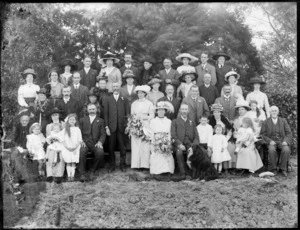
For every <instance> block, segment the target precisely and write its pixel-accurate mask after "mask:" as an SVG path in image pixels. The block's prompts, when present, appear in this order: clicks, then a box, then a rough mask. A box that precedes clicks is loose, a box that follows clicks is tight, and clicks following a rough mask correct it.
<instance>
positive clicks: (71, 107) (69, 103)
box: [56, 86, 79, 119]
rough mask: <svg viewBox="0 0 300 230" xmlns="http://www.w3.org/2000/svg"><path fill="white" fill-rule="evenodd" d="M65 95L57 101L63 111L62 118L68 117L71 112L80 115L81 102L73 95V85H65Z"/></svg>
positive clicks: (63, 91) (63, 90) (63, 93)
mask: <svg viewBox="0 0 300 230" xmlns="http://www.w3.org/2000/svg"><path fill="white" fill-rule="evenodd" d="M62 95H63V97H62V98H61V99H59V100H58V101H57V104H56V105H57V107H58V108H59V109H60V110H62V111H63V115H62V119H64V118H66V117H67V116H68V115H69V114H70V113H76V114H77V116H78V115H79V106H78V104H79V102H78V101H77V100H75V99H74V98H72V97H70V96H71V87H70V86H64V87H63V89H62Z"/></svg>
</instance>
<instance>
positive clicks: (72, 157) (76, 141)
mask: <svg viewBox="0 0 300 230" xmlns="http://www.w3.org/2000/svg"><path fill="white" fill-rule="evenodd" d="M61 132H62V143H63V149H62V157H63V160H64V161H65V162H66V163H79V155H80V144H81V142H82V135H81V131H80V129H79V128H78V127H70V133H71V137H69V136H68V134H67V133H66V132H65V129H63V130H62V131H61ZM66 147H68V148H75V147H77V148H76V149H75V150H74V151H69V150H68V149H66Z"/></svg>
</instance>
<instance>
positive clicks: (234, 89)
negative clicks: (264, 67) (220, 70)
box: [221, 70, 244, 100]
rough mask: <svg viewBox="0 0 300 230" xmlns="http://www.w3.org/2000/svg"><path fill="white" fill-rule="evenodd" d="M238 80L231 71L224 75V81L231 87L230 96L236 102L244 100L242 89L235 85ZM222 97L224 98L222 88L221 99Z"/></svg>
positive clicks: (236, 75) (237, 75)
mask: <svg viewBox="0 0 300 230" xmlns="http://www.w3.org/2000/svg"><path fill="white" fill-rule="evenodd" d="M239 79H240V75H239V74H237V73H236V72H235V71H233V70H232V71H229V72H228V73H226V74H225V81H227V82H228V83H229V85H230V86H231V92H230V95H231V96H233V97H234V98H235V99H236V100H238V99H239V98H244V97H243V91H242V88H241V87H240V86H238V85H237V83H238V80H239ZM222 96H224V91H223V87H222V90H221V97H222Z"/></svg>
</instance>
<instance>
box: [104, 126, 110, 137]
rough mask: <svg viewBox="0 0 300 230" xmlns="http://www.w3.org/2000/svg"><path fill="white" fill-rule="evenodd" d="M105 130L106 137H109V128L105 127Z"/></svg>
mask: <svg viewBox="0 0 300 230" xmlns="http://www.w3.org/2000/svg"><path fill="white" fill-rule="evenodd" d="M105 130H106V135H107V136H110V130H109V128H108V127H107V128H106V129H105Z"/></svg>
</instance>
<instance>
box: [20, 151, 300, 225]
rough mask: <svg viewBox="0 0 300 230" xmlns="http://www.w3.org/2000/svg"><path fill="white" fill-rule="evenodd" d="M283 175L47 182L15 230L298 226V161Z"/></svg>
mask: <svg viewBox="0 0 300 230" xmlns="http://www.w3.org/2000/svg"><path fill="white" fill-rule="evenodd" d="M291 164H292V167H293V171H292V172H290V173H289V174H288V178H283V177H282V176H276V177H273V178H271V177H269V178H259V177H257V176H255V177H235V178H221V179H218V180H214V181H209V182H202V181H180V182H159V181H155V180H150V181H146V180H145V177H146V176H147V174H146V173H142V172H134V171H132V170H128V171H127V172H126V173H122V172H120V171H119V170H117V171H115V172H114V173H112V174H107V173H106V172H105V170H104V169H103V170H101V171H100V174H99V176H98V178H97V179H96V180H95V181H91V182H86V183H80V182H67V183H62V184H59V185H57V184H51V183H47V188H46V192H42V193H41V194H40V200H39V202H38V204H37V205H36V207H35V211H34V212H33V214H32V215H31V216H29V217H23V218H22V219H21V220H20V221H19V222H18V223H17V224H16V225H15V228H21V227H22V228H143V227H144V228H245V227H252V228H271V227H272V228H273V227H281V228H285V227H298V220H297V217H298V209H297V207H298V204H297V195H298V183H297V175H298V174H297V171H298V170H297V169H298V168H297V158H296V157H295V156H294V157H292V158H291Z"/></svg>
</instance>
